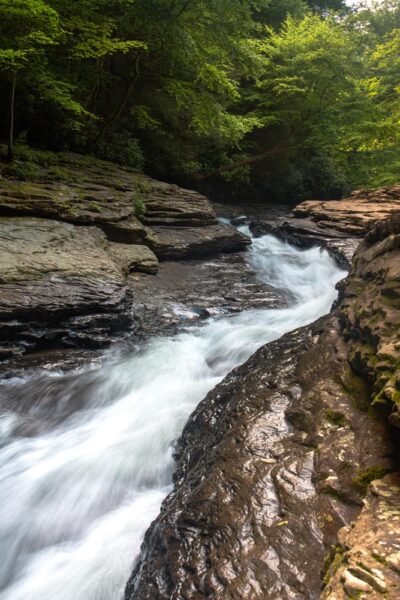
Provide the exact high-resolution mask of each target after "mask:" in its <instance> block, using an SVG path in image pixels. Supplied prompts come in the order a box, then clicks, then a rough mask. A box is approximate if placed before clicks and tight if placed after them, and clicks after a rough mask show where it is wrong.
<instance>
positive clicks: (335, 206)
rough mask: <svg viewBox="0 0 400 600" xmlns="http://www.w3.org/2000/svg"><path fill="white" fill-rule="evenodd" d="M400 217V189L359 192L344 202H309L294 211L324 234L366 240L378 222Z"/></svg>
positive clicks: (390, 188)
mask: <svg viewBox="0 0 400 600" xmlns="http://www.w3.org/2000/svg"><path fill="white" fill-rule="evenodd" d="M396 213H400V186H393V187H387V188H380V189H376V190H357V191H355V192H353V193H352V194H351V196H350V197H349V198H346V199H345V200H323V201H320V200H307V201H306V202H302V203H301V204H299V205H298V206H296V208H295V209H294V210H293V214H294V216H295V217H296V218H298V219H308V220H311V222H313V223H316V224H317V225H318V227H319V228H320V229H321V230H329V229H331V230H332V229H333V230H336V231H337V232H340V233H345V234H346V235H348V236H350V237H351V236H363V235H365V233H366V232H367V231H368V229H369V227H370V226H371V225H373V224H375V223H376V222H377V221H382V220H384V219H386V218H387V217H389V216H391V215H393V214H396Z"/></svg>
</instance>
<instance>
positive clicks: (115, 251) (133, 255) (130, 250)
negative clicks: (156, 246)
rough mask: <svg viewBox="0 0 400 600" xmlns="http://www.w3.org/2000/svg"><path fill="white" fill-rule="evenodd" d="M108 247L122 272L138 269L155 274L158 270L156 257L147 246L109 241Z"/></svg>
mask: <svg viewBox="0 0 400 600" xmlns="http://www.w3.org/2000/svg"><path fill="white" fill-rule="evenodd" d="M108 248H109V253H110V254H111V257H112V258H113V260H114V261H115V262H116V263H117V264H118V265H119V266H120V267H121V269H122V271H123V272H124V273H132V272H133V271H140V272H142V273H152V274H155V273H157V271H158V260H157V257H156V255H155V254H154V252H152V251H151V250H150V248H148V247H147V246H141V245H133V244H116V243H113V242H110V243H109V246H108Z"/></svg>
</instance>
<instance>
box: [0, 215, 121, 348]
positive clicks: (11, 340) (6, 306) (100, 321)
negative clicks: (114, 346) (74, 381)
mask: <svg viewBox="0 0 400 600" xmlns="http://www.w3.org/2000/svg"><path fill="white" fill-rule="evenodd" d="M106 246H107V240H106V238H105V236H104V234H103V233H102V232H101V231H100V230H99V229H97V228H95V227H75V226H74V225H71V224H68V223H61V222H58V221H54V220H49V219H37V218H35V219H30V218H4V217H2V218H0V340H1V346H2V347H3V357H6V356H8V355H13V354H23V353H25V352H26V351H28V350H34V349H38V348H49V347H58V346H68V347H74V346H78V347H79V346H88V347H98V346H101V345H104V344H108V343H109V342H110V339H111V337H112V336H113V334H114V333H117V332H121V331H125V330H129V328H130V327H131V325H132V318H131V315H130V302H131V293H130V290H129V289H128V287H127V286H126V283H125V281H124V277H123V275H122V273H121V271H120V269H119V268H118V267H117V265H116V264H115V262H114V261H113V260H112V259H111V258H110V257H109V255H108V254H107V251H106Z"/></svg>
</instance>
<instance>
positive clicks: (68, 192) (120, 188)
mask: <svg viewBox="0 0 400 600" xmlns="http://www.w3.org/2000/svg"><path fill="white" fill-rule="evenodd" d="M57 157H58V162H57V167H56V168H55V167H54V166H51V167H46V166H44V165H41V166H38V170H39V172H38V176H37V179H38V180H37V181H35V182H33V183H32V182H27V181H12V180H8V179H2V180H0V215H3V216H8V215H11V216H34V217H44V218H47V219H56V220H59V221H66V222H68V223H73V224H75V225H96V226H97V227H99V228H100V229H102V230H103V231H104V232H105V233H106V235H107V238H108V239H109V240H111V241H113V242H119V243H126V244H144V245H146V246H149V247H150V248H152V249H153V250H154V251H155V253H156V254H157V256H158V254H160V258H167V257H168V256H169V254H173V256H174V258H184V257H185V258H186V257H188V256H192V255H193V256H194V255H196V256H199V255H200V256H201V255H207V254H213V253H215V252H220V251H225V250H242V249H244V248H246V246H247V245H248V244H249V239H248V238H246V236H244V235H242V234H241V233H239V232H238V231H237V230H236V229H235V228H233V227H230V226H228V225H221V224H219V223H218V221H217V219H216V216H215V212H214V210H213V208H212V206H211V204H210V202H209V201H208V200H207V198H206V197H205V196H202V195H201V194H199V193H198V192H195V191H192V190H186V189H183V188H181V187H179V186H177V185H172V184H169V183H163V182H161V181H157V180H155V179H152V178H151V177H147V176H146V175H144V174H143V173H141V172H139V171H135V170H134V169H130V168H127V167H120V166H118V165H114V164H112V163H108V162H105V161H100V160H95V159H92V158H90V157H84V156H79V155H74V154H60V155H57ZM55 178H59V181H54V179H55ZM157 228H160V229H157ZM192 246H193V252H192Z"/></svg>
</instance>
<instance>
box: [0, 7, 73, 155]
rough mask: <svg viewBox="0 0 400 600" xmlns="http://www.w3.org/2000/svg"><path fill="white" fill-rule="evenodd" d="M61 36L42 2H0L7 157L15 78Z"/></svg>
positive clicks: (0, 63)
mask: <svg viewBox="0 0 400 600" xmlns="http://www.w3.org/2000/svg"><path fill="white" fill-rule="evenodd" d="M60 34H61V30H60V23H59V17H58V14H57V13H56V12H55V11H54V10H53V9H52V8H50V6H48V4H47V3H46V2H44V1H43V0H0V70H1V71H2V72H3V73H5V75H6V76H7V78H8V79H9V80H10V90H11V92H10V102H9V135H8V158H9V159H10V160H11V159H12V158H13V145H14V119H15V116H14V106H15V94H16V89H17V78H18V74H19V73H21V72H29V71H30V70H33V69H34V68H35V67H37V66H38V64H40V60H41V59H42V58H43V50H44V48H45V47H46V46H50V45H53V44H55V43H57V39H58V38H59V36H60Z"/></svg>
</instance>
